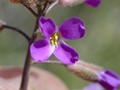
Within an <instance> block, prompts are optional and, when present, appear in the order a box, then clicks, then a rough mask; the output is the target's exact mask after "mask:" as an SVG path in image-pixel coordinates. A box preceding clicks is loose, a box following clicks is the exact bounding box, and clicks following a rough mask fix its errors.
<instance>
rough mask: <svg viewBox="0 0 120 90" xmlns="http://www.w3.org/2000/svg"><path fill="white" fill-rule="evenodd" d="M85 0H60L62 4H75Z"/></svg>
mask: <svg viewBox="0 0 120 90" xmlns="http://www.w3.org/2000/svg"><path fill="white" fill-rule="evenodd" d="M84 1H85V0H60V2H59V3H60V4H61V5H62V6H73V5H77V4H80V3H83V2H84Z"/></svg>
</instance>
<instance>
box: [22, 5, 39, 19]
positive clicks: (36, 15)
mask: <svg viewBox="0 0 120 90" xmlns="http://www.w3.org/2000/svg"><path fill="white" fill-rule="evenodd" d="M22 5H23V6H25V7H26V8H27V9H28V10H29V11H30V12H31V13H32V14H33V15H34V16H35V17H36V18H37V17H38V14H37V13H36V12H35V11H33V9H31V8H30V7H28V6H27V5H25V4H23V3H22Z"/></svg>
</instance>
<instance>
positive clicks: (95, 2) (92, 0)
mask: <svg viewBox="0 0 120 90" xmlns="http://www.w3.org/2000/svg"><path fill="white" fill-rule="evenodd" d="M85 3H86V4H88V5H90V6H92V7H98V6H99V5H100V3H101V0H86V1H85Z"/></svg>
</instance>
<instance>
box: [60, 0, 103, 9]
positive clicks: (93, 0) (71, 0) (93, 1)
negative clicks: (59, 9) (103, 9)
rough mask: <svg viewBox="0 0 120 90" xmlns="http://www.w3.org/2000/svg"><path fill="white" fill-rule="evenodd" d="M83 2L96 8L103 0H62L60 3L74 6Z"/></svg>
mask: <svg viewBox="0 0 120 90" xmlns="http://www.w3.org/2000/svg"><path fill="white" fill-rule="evenodd" d="M83 2H84V3H85V4H88V5H89V6H91V7H94V8H96V7H98V6H99V5H100V3H101V0H60V4H61V5H63V6H73V5H77V4H80V3H83Z"/></svg>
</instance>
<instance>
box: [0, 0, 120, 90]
mask: <svg viewBox="0 0 120 90" xmlns="http://www.w3.org/2000/svg"><path fill="white" fill-rule="evenodd" d="M73 16H77V17H79V18H81V19H82V20H83V21H84V24H85V27H86V35H85V37H84V38H82V39H79V40H74V41H68V42H67V43H68V44H69V45H71V46H72V47H74V48H75V49H76V50H77V51H78V52H79V55H80V59H81V60H84V61H86V62H90V63H94V64H97V65H99V66H102V67H104V68H106V69H111V70H113V71H115V72H117V73H118V74H119V75H120V29H119V28H120V1H119V0H109V2H108V0H102V3H101V5H100V6H99V7H98V8H92V7H90V6H88V5H86V4H80V5H77V6H74V7H62V6H60V5H58V6H55V7H54V8H53V9H52V10H51V11H50V12H49V14H47V16H46V17H51V18H52V19H53V20H54V21H55V22H56V23H57V25H60V24H61V23H62V22H63V21H64V20H66V19H68V18H70V17H73ZM0 20H3V21H5V22H6V23H7V24H8V25H10V26H14V27H17V28H19V29H21V30H23V31H24V32H26V33H27V34H28V35H29V36H31V34H32V30H33V28H34V23H35V18H34V17H33V16H32V15H31V14H30V12H29V11H27V9H26V8H25V7H23V6H22V5H20V4H12V3H9V2H8V1H7V0H0ZM27 45H28V43H27V41H26V40H25V39H24V38H23V37H22V36H21V35H19V34H18V33H16V32H14V31H11V30H8V29H5V30H4V31H2V33H0V66H23V64H24V60H25V55H26V50H27ZM50 59H56V58H55V57H54V56H51V58H50ZM35 66H37V67H40V68H44V69H46V70H48V71H50V72H52V73H54V74H56V75H57V76H58V77H59V78H61V79H62V80H63V81H64V82H65V84H66V85H67V86H68V87H69V89H70V90H74V89H78V88H83V87H85V86H86V85H87V84H88V83H89V82H87V81H85V80H83V79H80V78H78V77H77V76H74V75H73V74H71V73H69V72H68V71H67V70H66V69H65V67H63V66H60V65H53V64H52V65H48V64H39V65H35Z"/></svg>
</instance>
